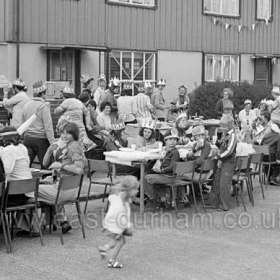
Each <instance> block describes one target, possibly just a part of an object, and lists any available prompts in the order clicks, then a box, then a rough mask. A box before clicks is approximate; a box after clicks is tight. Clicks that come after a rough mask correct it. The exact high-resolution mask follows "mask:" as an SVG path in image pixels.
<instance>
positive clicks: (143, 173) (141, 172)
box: [140, 162, 145, 214]
mask: <svg viewBox="0 0 280 280" xmlns="http://www.w3.org/2000/svg"><path fill="white" fill-rule="evenodd" d="M144 176H145V164H144V162H141V169H140V214H144Z"/></svg>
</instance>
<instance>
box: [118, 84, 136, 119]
mask: <svg viewBox="0 0 280 280" xmlns="http://www.w3.org/2000/svg"><path fill="white" fill-rule="evenodd" d="M117 106H118V120H119V122H124V123H125V124H127V123H136V122H137V121H136V118H135V116H136V104H135V99H134V97H132V84H131V83H124V84H123V90H122V94H121V96H120V97H119V98H118V99H117Z"/></svg>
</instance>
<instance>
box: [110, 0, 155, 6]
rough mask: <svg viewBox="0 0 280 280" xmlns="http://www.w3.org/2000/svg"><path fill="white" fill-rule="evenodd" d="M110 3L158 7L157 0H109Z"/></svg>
mask: <svg viewBox="0 0 280 280" xmlns="http://www.w3.org/2000/svg"><path fill="white" fill-rule="evenodd" d="M107 3H110V4H124V5H131V6H138V7H148V8H153V7H156V0H107Z"/></svg>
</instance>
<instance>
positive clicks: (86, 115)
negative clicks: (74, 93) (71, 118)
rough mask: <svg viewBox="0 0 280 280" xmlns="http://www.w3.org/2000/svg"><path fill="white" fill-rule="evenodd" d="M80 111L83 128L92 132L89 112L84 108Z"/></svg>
mask: <svg viewBox="0 0 280 280" xmlns="http://www.w3.org/2000/svg"><path fill="white" fill-rule="evenodd" d="M82 110H83V115H84V118H85V126H86V128H87V130H88V131H90V130H92V125H91V119H90V112H89V110H88V109H87V108H86V107H85V106H83V109H82Z"/></svg>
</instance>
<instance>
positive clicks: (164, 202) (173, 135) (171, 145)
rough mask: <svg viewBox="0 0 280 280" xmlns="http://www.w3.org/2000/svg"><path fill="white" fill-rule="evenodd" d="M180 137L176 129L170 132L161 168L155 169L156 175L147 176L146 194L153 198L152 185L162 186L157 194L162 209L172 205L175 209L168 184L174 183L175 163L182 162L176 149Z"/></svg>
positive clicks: (166, 135)
mask: <svg viewBox="0 0 280 280" xmlns="http://www.w3.org/2000/svg"><path fill="white" fill-rule="evenodd" d="M178 139H179V136H178V132H177V130H176V129H171V130H169V131H168V132H167V133H166V134H165V136H164V141H165V143H166V155H165V157H164V158H163V159H162V160H161V161H160V164H159V165H160V166H157V168H155V166H154V168H153V172H152V171H150V172H152V173H154V174H148V175H146V176H145V179H146V181H147V182H148V184H145V193H146V194H147V195H148V196H149V197H150V198H153V194H154V192H153V186H152V185H160V188H159V189H158V190H157V194H158V196H159V197H160V207H162V208H166V207H168V206H169V205H170V204H171V206H172V207H173V206H174V205H175V198H174V197H173V198H172V202H171V201H170V194H169V193H167V188H166V187H165V185H166V184H169V183H172V180H173V179H172V174H173V168H174V164H175V162H178V161H180V154H179V152H178V150H177V149H176V145H177V142H178ZM156 165H157V163H156Z"/></svg>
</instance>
